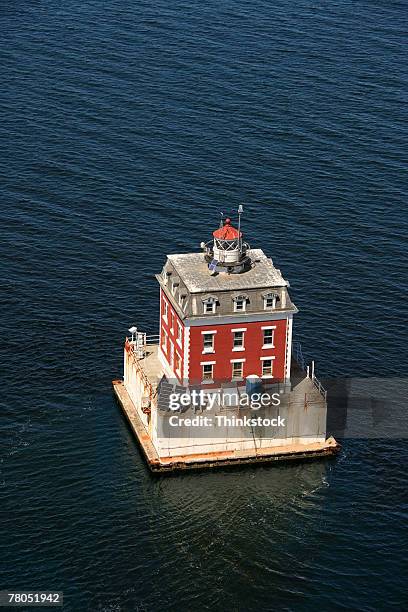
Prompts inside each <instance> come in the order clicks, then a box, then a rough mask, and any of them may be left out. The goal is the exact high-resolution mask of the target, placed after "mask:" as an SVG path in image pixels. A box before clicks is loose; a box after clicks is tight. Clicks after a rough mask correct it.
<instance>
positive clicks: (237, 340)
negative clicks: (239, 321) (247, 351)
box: [233, 330, 244, 350]
mask: <svg viewBox="0 0 408 612" xmlns="http://www.w3.org/2000/svg"><path fill="white" fill-rule="evenodd" d="M233 334H234V339H233V348H234V349H236V350H237V349H243V348H244V331H243V330H239V331H234V332H233Z"/></svg>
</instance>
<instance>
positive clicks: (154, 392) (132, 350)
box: [125, 338, 157, 401]
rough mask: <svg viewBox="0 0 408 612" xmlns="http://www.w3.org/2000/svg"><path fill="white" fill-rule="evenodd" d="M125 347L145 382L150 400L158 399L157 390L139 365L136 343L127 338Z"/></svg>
mask: <svg viewBox="0 0 408 612" xmlns="http://www.w3.org/2000/svg"><path fill="white" fill-rule="evenodd" d="M125 346H126V348H127V350H128V351H129V352H130V354H131V355H132V357H133V362H134V364H135V367H136V369H137V371H138V372H139V376H140V378H141V379H142V382H143V384H144V386H145V389H146V391H147V394H148V396H149V399H150V401H151V400H152V399H153V398H154V397H156V395H157V389H153V386H152V384H151V382H150V380H149V378H148V376H147V374H146V372H145V371H144V369H143V367H142V366H141V365H140V363H139V361H140V358H139V357H138V356H137V355H136V352H135V348H136V347H135V343H134V342H133V343H132V341H131V340H129V338H126V343H125Z"/></svg>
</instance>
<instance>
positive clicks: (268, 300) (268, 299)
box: [263, 293, 279, 310]
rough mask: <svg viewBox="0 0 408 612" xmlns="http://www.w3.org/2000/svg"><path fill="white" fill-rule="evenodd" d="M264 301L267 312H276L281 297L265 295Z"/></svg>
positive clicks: (274, 294)
mask: <svg viewBox="0 0 408 612" xmlns="http://www.w3.org/2000/svg"><path fill="white" fill-rule="evenodd" d="M263 300H264V309H265V310H274V308H276V304H277V303H278V302H279V295H278V294H277V293H265V295H264V296H263Z"/></svg>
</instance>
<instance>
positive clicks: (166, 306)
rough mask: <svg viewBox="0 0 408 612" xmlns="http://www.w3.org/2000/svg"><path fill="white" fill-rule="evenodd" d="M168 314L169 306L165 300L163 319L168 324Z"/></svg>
mask: <svg viewBox="0 0 408 612" xmlns="http://www.w3.org/2000/svg"><path fill="white" fill-rule="evenodd" d="M168 312H169V305H168V303H167V302H166V300H163V319H164V320H165V321H166V323H167V315H168Z"/></svg>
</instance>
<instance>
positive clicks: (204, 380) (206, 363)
mask: <svg viewBox="0 0 408 612" xmlns="http://www.w3.org/2000/svg"><path fill="white" fill-rule="evenodd" d="M215 363H216V362H215V361H201V363H200V365H201V376H202V383H203V384H204V385H205V384H208V383H213V382H214V365H215ZM204 366H211V378H204Z"/></svg>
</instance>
